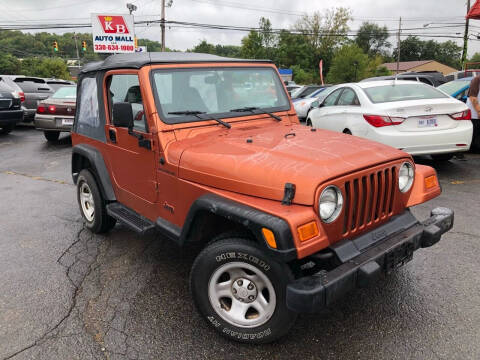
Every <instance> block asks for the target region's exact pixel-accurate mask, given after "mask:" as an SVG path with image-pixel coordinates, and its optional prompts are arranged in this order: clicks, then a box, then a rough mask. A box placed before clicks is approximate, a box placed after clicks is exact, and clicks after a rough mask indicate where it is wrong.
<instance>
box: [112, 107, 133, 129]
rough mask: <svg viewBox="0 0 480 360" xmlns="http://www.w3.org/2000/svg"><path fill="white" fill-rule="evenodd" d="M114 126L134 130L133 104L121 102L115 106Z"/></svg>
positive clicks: (113, 114)
mask: <svg viewBox="0 0 480 360" xmlns="http://www.w3.org/2000/svg"><path fill="white" fill-rule="evenodd" d="M112 117H113V126H116V127H125V128H129V129H130V128H133V110H132V104H130V103H128V102H119V103H115V104H113V111H112Z"/></svg>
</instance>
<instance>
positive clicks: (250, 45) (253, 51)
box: [241, 30, 265, 59]
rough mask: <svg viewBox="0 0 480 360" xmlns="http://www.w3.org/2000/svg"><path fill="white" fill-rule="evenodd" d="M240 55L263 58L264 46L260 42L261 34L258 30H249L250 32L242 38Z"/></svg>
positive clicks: (249, 57)
mask: <svg viewBox="0 0 480 360" xmlns="http://www.w3.org/2000/svg"><path fill="white" fill-rule="evenodd" d="M241 54H242V57H244V58H247V59H263V58H265V48H264V47H263V43H262V36H261V35H260V33H259V32H258V31H253V30H252V31H250V33H249V34H248V35H247V36H246V37H244V38H243V39H242V50H241Z"/></svg>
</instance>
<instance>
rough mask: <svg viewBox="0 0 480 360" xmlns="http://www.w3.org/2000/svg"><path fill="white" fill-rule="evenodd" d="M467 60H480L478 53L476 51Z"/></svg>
mask: <svg viewBox="0 0 480 360" xmlns="http://www.w3.org/2000/svg"><path fill="white" fill-rule="evenodd" d="M468 62H480V53H478V52H476V53H475V54H473V56H472V57H471V58H470V60H468Z"/></svg>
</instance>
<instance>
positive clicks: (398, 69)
mask: <svg viewBox="0 0 480 360" xmlns="http://www.w3.org/2000/svg"><path fill="white" fill-rule="evenodd" d="M401 32H402V17H401V16H400V21H399V22H398V34H397V43H398V45H397V73H396V74H395V75H398V73H399V71H400V47H401V46H400V45H401V41H400V33H401Z"/></svg>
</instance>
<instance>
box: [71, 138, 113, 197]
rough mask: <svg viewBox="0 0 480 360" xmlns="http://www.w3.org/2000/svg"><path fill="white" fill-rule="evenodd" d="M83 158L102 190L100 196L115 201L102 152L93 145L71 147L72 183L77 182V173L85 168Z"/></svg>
mask: <svg viewBox="0 0 480 360" xmlns="http://www.w3.org/2000/svg"><path fill="white" fill-rule="evenodd" d="M83 159H86V160H88V162H89V163H90V166H91V168H92V170H93V172H94V174H93V176H94V177H95V179H96V180H97V183H98V185H99V187H100V191H101V192H102V196H103V198H104V199H105V200H107V201H116V200H117V198H116V197H115V192H114V191H113V187H112V182H111V180H110V174H109V173H108V170H107V166H106V165H105V161H104V159H103V156H102V153H101V152H100V151H99V150H98V149H96V148H94V147H93V146H90V145H86V144H81V145H75V146H74V147H73V149H72V178H73V183H74V184H77V179H78V174H79V173H80V171H81V170H82V169H83V168H85V167H84V166H83V161H84V160H83Z"/></svg>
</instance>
